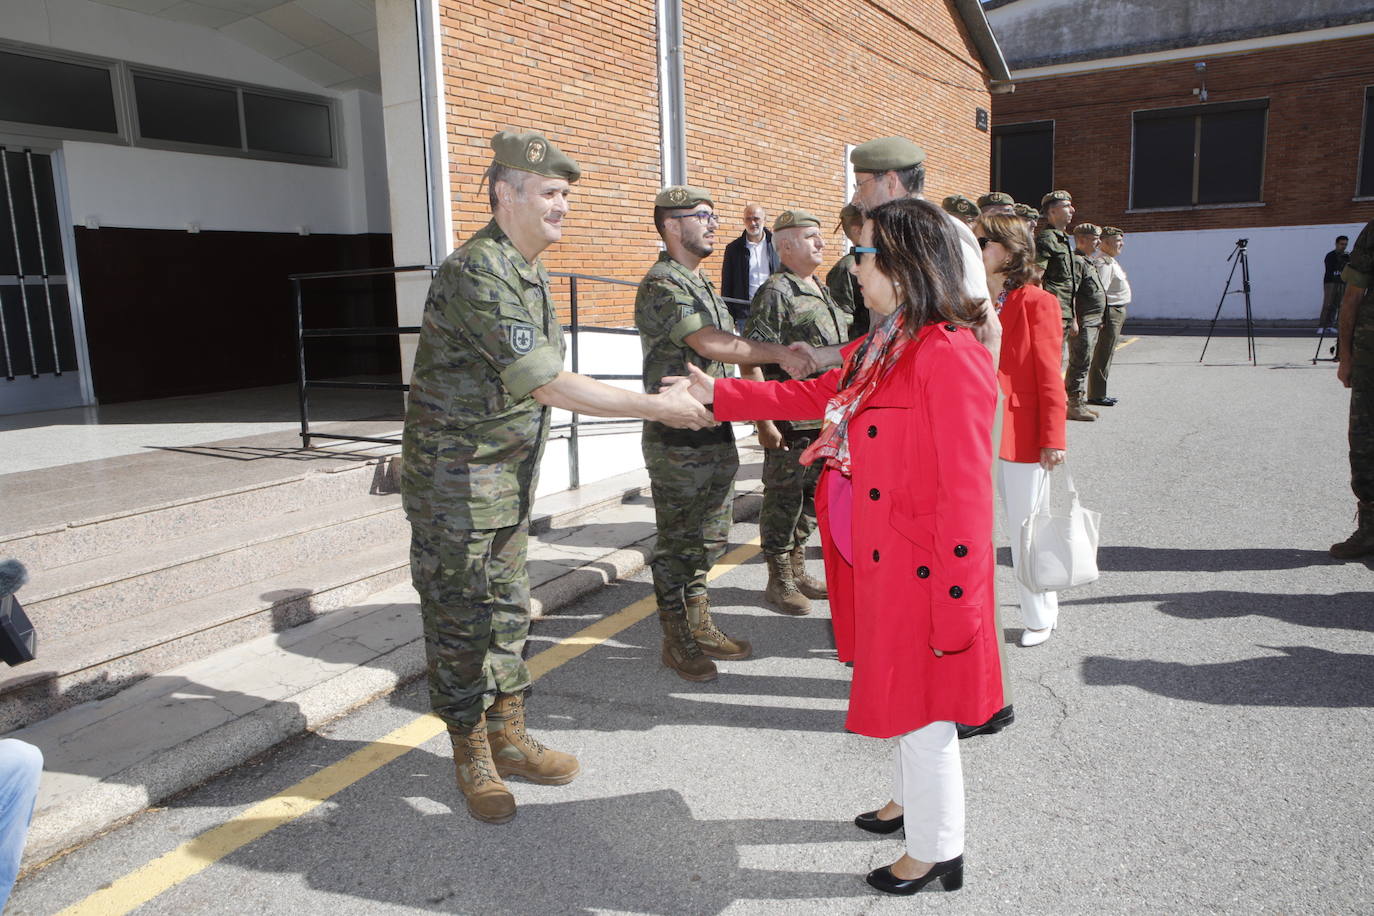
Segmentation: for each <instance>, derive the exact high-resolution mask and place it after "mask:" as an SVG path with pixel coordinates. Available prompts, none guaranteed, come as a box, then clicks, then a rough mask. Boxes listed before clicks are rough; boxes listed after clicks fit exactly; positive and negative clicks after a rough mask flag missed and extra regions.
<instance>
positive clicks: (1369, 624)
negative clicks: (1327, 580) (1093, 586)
mask: <svg viewBox="0 0 1374 916" xmlns="http://www.w3.org/2000/svg"><path fill="white" fill-rule="evenodd" d="M1141 603H1153V604H1155V605H1156V606H1157V608H1158V609H1159V610H1160V611H1161V612H1163V613H1165V614H1168V615H1170V616H1172V617H1179V618H1182V619H1184V620H1223V619H1226V618H1231V617H1272V618H1273V619H1275V620H1282V621H1284V622H1285V623H1291V624H1296V625H1298V626H1304V627H1326V628H1330V629H1344V630H1360V631H1364V632H1374V597H1372V596H1371V594H1370V593H1369V592H1342V593H1340V594H1337V595H1276V594H1272V593H1269V592H1235V591H1225V590H1217V591H1210V592H1186V593H1183V594H1175V595H1159V594H1154V595H1114V596H1111V597H1099V598H1083V599H1079V600H1068V601H1065V600H1061V601H1060V605H1061V606H1067V605H1080V606H1084V605H1086V606H1090V607H1102V606H1105V605H1112V604H1141Z"/></svg>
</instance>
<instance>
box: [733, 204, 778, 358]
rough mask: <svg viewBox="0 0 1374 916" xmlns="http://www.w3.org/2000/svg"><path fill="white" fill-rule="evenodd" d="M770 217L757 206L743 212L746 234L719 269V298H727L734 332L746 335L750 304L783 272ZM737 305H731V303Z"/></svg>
mask: <svg viewBox="0 0 1374 916" xmlns="http://www.w3.org/2000/svg"><path fill="white" fill-rule="evenodd" d="M767 222H768V213H767V211H765V210H764V209H763V207H761V206H759V205H758V204H750V205H749V206H747V207H745V208H744V232H743V233H741V235H740V237H739V238H737V239H735V240H734V241H733V242H731V243H730V244H729V245H726V246H725V258H724V260H723V261H722V262H721V265H720V294H721V295H722V296H723V297H725V299H726V300H727V301H726V306H727V307H728V308H729V309H730V317H732V318H734V319H735V332H736V333H738V334H743V333H744V322H745V321H746V320H748V318H749V301H750V300H751V299H753V298H754V293H755V292H757V291H758V288H759V287H760V286H762V285H763V281H764V280H767V279H768V277H769V276H770V275H772V274H775V273H777V272H778V271H779V270H782V261H780V260H779V259H778V251H777V248H775V247H774V245H773V233H772V232H770V231H769V230H768V227H767V225H766V224H767ZM732 299H733V300H737V301H733V302H731V301H729V300H732Z"/></svg>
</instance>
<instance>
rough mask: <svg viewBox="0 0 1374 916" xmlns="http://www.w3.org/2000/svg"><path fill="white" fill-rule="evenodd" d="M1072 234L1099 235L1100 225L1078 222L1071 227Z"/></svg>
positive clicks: (1100, 231) (1100, 232)
mask: <svg viewBox="0 0 1374 916" xmlns="http://www.w3.org/2000/svg"><path fill="white" fill-rule="evenodd" d="M1073 234H1074V235H1101V234H1102V227H1101V226H1097V225H1094V224H1093V223H1079V224H1078V225H1077V226H1074V227H1073Z"/></svg>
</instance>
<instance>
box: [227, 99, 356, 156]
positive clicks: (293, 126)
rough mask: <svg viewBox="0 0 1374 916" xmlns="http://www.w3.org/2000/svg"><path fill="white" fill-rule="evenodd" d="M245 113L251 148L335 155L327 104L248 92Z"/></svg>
mask: <svg viewBox="0 0 1374 916" xmlns="http://www.w3.org/2000/svg"><path fill="white" fill-rule="evenodd" d="M243 116H244V121H245V122H246V126H247V129H248V148H249V149H252V150H261V151H263V152H267V153H289V154H291V155H295V156H315V157H318V158H320V159H329V158H332V157H333V155H334V140H333V135H332V133H331V132H330V125H329V106H327V105H321V104H319V103H317V102H302V101H297V100H295V99H282V98H277V97H275V96H269V95H255V94H254V93H251V92H245V93H244V94H243Z"/></svg>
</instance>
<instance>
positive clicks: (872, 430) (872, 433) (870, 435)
mask: <svg viewBox="0 0 1374 916" xmlns="http://www.w3.org/2000/svg"><path fill="white" fill-rule="evenodd" d="M877 435H878V427H876V426H870V427H869V428H868V438H870V439H873V438H876V437H877Z"/></svg>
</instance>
